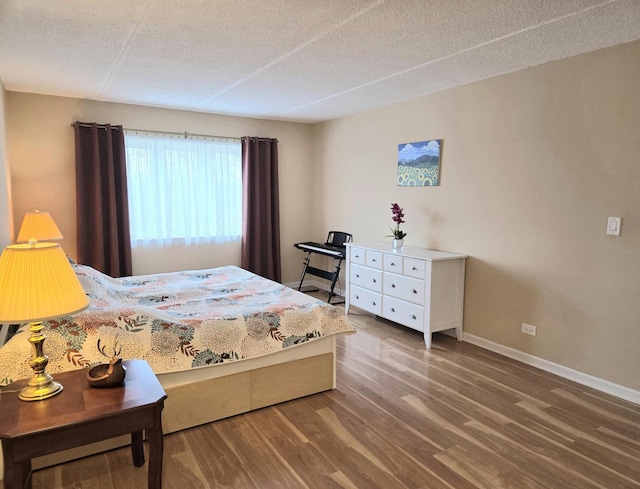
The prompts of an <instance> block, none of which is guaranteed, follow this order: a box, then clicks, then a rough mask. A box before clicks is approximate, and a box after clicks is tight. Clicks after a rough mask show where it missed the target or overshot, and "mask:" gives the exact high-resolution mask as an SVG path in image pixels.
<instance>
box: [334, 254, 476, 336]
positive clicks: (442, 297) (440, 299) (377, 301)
mask: <svg viewBox="0 0 640 489" xmlns="http://www.w3.org/2000/svg"><path fill="white" fill-rule="evenodd" d="M466 258H467V256H466V255H460V254H457V253H447V252H444V251H434V250H427V249H424V248H413V247H410V246H409V247H404V248H401V249H399V250H394V249H392V248H391V243H348V244H347V285H346V294H345V297H346V301H345V312H347V313H348V312H349V308H350V307H351V306H355V307H358V308H360V309H364V310H365V311H368V312H371V313H373V314H375V315H376V316H382V317H383V318H385V319H389V320H391V321H394V322H396V323H399V324H402V325H404V326H407V327H409V328H412V329H416V330H418V331H422V332H423V333H424V342H425V343H426V345H427V348H431V334H432V333H435V332H436V331H444V330H447V329H455V334H456V337H457V338H458V340H461V339H462V314H463V306H464V267H465V260H466Z"/></svg>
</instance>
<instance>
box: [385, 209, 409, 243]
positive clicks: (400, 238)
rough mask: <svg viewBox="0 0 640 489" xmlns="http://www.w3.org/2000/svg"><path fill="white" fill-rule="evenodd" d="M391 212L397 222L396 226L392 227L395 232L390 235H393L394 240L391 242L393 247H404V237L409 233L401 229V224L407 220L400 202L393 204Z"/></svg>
mask: <svg viewBox="0 0 640 489" xmlns="http://www.w3.org/2000/svg"><path fill="white" fill-rule="evenodd" d="M391 214H392V219H393V222H395V223H396V227H395V228H393V227H392V228H391V232H392V233H393V234H391V235H390V236H388V237H393V241H392V242H391V246H392V248H402V246H403V245H404V238H405V236H406V235H407V233H405V232H404V231H402V230H401V229H400V224H403V223H404V222H405V220H404V212H403V209H402V208H401V207H400V206H399V205H398V204H391Z"/></svg>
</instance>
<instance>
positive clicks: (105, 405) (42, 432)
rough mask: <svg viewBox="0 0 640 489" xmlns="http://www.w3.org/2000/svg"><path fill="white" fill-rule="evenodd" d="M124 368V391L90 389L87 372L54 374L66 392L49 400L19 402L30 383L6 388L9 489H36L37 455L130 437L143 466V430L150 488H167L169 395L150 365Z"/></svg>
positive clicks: (0, 407)
mask: <svg viewBox="0 0 640 489" xmlns="http://www.w3.org/2000/svg"><path fill="white" fill-rule="evenodd" d="M123 364H124V365H125V366H126V368H127V375H126V378H125V381H124V383H123V384H122V385H121V386H119V387H111V388H103V389H97V388H93V387H90V386H89V382H88V380H87V377H86V373H87V370H86V369H81V370H74V371H71V372H64V373H60V374H55V375H54V378H55V379H56V381H58V382H60V383H61V384H62V385H63V387H64V390H63V391H62V392H61V393H60V394H58V395H57V396H55V397H52V398H50V399H46V400H44V401H31V402H25V401H21V400H19V399H18V392H19V390H20V389H21V388H22V387H23V386H24V385H26V383H27V380H22V381H18V382H14V383H13V384H10V385H8V386H7V387H5V389H6V391H11V392H4V393H3V394H2V395H1V396H0V413H2V416H0V439H1V441H2V452H3V457H4V470H5V480H4V484H5V486H4V487H5V489H18V488H23V487H27V488H31V479H30V478H29V480H28V482H27V478H28V477H29V473H30V472H31V459H32V458H34V457H39V456H41V455H47V454H50V453H54V452H58V451H60V450H66V449H68V448H74V447H78V446H81V445H86V444H89V443H93V442H96V441H101V440H105V439H108V438H113V437H116V436H120V435H124V434H128V433H130V434H131V452H132V458H133V463H134V465H135V466H136V467H140V466H142V465H144V451H143V446H142V440H143V431H144V432H146V435H147V440H148V442H149V478H148V487H149V489H160V488H161V487H162V452H163V435H162V409H163V408H164V400H165V399H166V398H167V395H166V394H165V392H164V389H163V388H162V386H161V385H160V383H159V382H158V379H157V378H156V376H155V375H154V373H153V371H152V370H151V367H149V364H148V363H147V362H145V361H144V360H128V361H125V362H123ZM25 483H26V484H25Z"/></svg>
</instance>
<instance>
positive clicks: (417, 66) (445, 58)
mask: <svg viewBox="0 0 640 489" xmlns="http://www.w3.org/2000/svg"><path fill="white" fill-rule="evenodd" d="M618 1H619V0H607V1H605V2H602V3H599V4H596V5H591V6H590V7H586V8H584V9H582V10H579V11H577V12H571V13H570V14H566V15H561V16H559V17H554V18H553V19H550V20H547V21H544V22H540V23H539V24H536V25H533V26H530V27H527V28H525V29H521V30H519V31H515V32H512V33H509V34H505V35H503V36H499V37H496V38H495V39H491V40H489V41H485V42H483V43H480V44H477V45H475V46H471V47H469V48H466V49H463V50H461V51H457V52H455V53H452V54H448V55H446V56H441V57H439V58H435V59H432V60H429V61H427V62H426V63H421V64H419V65H416V66H412V67H411V68H407V69H406V70H402V71H398V72H396V73H393V74H391V75H387V76H383V77H382V78H378V79H377V80H373V81H370V82H367V83H363V84H362V85H358V86H356V87H353V88H349V89H347V90H343V91H342V92H338V93H334V94H332V95H328V96H326V97H323V98H320V99H317V100H314V101H313V102H309V103H307V104H303V105H299V106H298V107H295V108H293V109H288V110H285V111H283V112H280V115H284V114H289V113H291V112H294V111H296V110H300V109H304V108H306V107H309V106H311V105H314V104H319V103H321V102H325V101H327V100H331V99H332V98H335V97H339V96H341V95H344V94H347V93H350V92H354V91H356V90H360V89H362V88H365V87H368V86H371V85H375V84H376V83H380V82H383V81H386V80H389V79H391V78H395V77H397V76H401V75H404V74H406V73H410V72H412V71H414V70H419V69H420V68H424V67H426V66H429V65H432V64H434V63H439V62H441V61H445V60H447V59H451V58H455V57H456V56H460V55H461V54H465V53H468V52H470V51H473V50H475V49H479V48H482V47H484V46H488V45H490V44H493V43H496V42H499V41H502V40H504V39H508V38H510V37H514V36H518V35H520V34H523V33H525V32H528V31H531V30H534V29H538V28H540V27H543V26H545V25H549V24H553V23H554V22H559V21H561V20H564V19H568V18H570V17H573V16H576V15H580V14H583V13H584V12H588V11H590V10H593V9H597V8H601V7H604V6H606V5H609V4H611V3H615V2H618ZM411 98H414V97H411Z"/></svg>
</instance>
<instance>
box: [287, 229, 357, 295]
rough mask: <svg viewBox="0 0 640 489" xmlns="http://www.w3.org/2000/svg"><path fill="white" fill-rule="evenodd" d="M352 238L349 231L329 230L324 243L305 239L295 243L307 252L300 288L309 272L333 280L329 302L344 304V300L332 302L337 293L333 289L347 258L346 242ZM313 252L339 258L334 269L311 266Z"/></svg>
mask: <svg viewBox="0 0 640 489" xmlns="http://www.w3.org/2000/svg"><path fill="white" fill-rule="evenodd" d="M352 239H353V236H352V235H351V234H349V233H344V232H342V231H329V234H328V235H327V240H326V241H325V242H324V243H316V242H314V241H305V242H303V243H296V244H294V245H293V246H295V247H296V248H298V249H299V250H302V251H305V252H306V253H307V256H306V257H305V259H304V265H303V267H302V275H301V276H300V284H299V285H298V290H300V289H301V288H302V282H304V277H305V276H306V275H307V273H308V274H310V275H315V276H316V277H321V278H324V279H325V280H329V281H331V287H330V289H329V298H328V299H327V302H328V303H329V304H342V302H344V301H342V302H333V303H332V302H331V298H332V297H333V296H334V295H336V294H334V292H333V289H334V288H335V286H336V282H337V281H338V276H339V275H340V265H342V260H344V259H345V258H346V253H347V249H346V247H345V244H346V243H351V240H352ZM312 253H317V254H319V255H324V256H329V257H332V258H335V259H336V260H337V263H336V266H335V268H334V269H333V271H332V272H331V271H328V270H322V269H321V268H316V267H312V266H310V265H309V262H310V259H311V254H312Z"/></svg>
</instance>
